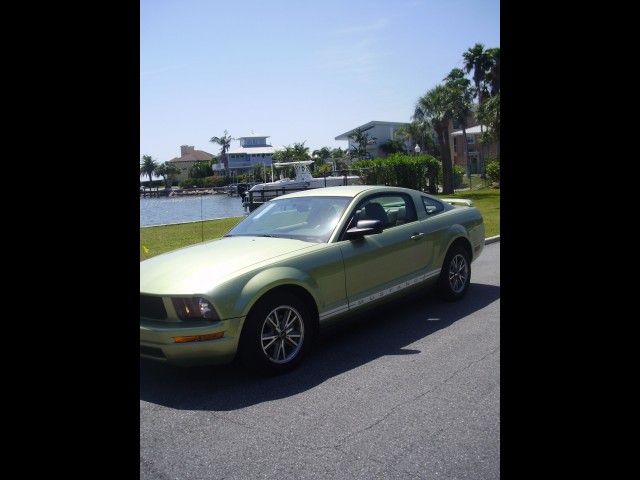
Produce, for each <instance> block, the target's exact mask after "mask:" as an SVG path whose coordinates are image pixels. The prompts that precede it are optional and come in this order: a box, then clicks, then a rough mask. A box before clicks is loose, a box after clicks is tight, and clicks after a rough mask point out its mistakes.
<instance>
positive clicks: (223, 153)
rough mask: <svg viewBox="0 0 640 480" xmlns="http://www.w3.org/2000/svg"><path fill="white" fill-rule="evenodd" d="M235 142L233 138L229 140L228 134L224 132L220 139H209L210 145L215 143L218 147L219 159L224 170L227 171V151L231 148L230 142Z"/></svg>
mask: <svg viewBox="0 0 640 480" xmlns="http://www.w3.org/2000/svg"><path fill="white" fill-rule="evenodd" d="M232 140H236V139H235V138H231V136H230V135H229V132H227V131H226V130H225V131H224V135H223V136H222V137H211V140H209V141H210V142H212V143H217V144H218V145H220V158H221V159H222V162H223V164H224V168H225V170H228V169H229V161H228V160H227V151H228V150H229V148H231V141H232Z"/></svg>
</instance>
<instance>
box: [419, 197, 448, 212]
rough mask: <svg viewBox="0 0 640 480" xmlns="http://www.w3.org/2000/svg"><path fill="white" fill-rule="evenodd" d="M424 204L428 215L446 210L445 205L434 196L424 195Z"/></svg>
mask: <svg viewBox="0 0 640 480" xmlns="http://www.w3.org/2000/svg"><path fill="white" fill-rule="evenodd" d="M422 204H423V206H424V210H425V212H427V215H435V214H436V213H440V212H441V211H442V210H444V205H443V204H442V203H441V202H439V201H438V200H436V199H434V198H429V197H422Z"/></svg>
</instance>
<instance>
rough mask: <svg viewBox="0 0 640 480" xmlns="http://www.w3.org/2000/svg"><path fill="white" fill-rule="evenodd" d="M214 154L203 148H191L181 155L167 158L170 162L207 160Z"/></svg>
mask: <svg viewBox="0 0 640 480" xmlns="http://www.w3.org/2000/svg"><path fill="white" fill-rule="evenodd" d="M214 156H215V155H212V154H211V153H207V152H205V151H203V150H192V151H190V152H188V153H187V154H185V155H182V156H181V157H175V158H172V159H171V160H169V161H170V162H172V163H176V162H208V161H209V160H211V159H212V158H213V157H214Z"/></svg>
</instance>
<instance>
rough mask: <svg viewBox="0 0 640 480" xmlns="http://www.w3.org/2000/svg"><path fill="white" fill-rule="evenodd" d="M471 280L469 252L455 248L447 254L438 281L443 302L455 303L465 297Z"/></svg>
mask: <svg viewBox="0 0 640 480" xmlns="http://www.w3.org/2000/svg"><path fill="white" fill-rule="evenodd" d="M470 280H471V263H470V261H469V255H468V253H467V251H466V250H465V249H464V248H462V247H460V246H453V247H451V249H449V251H448V252H447V256H446V257H445V259H444V263H443V264H442V270H441V271H440V278H439V280H438V293H439V294H440V297H441V298H442V299H443V300H447V301H453V300H459V299H461V298H462V297H464V295H465V293H467V290H468V288H469V283H470Z"/></svg>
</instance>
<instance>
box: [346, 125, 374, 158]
mask: <svg viewBox="0 0 640 480" xmlns="http://www.w3.org/2000/svg"><path fill="white" fill-rule="evenodd" d="M348 138H349V140H352V141H353V143H354V144H355V146H352V147H351V148H352V149H353V150H352V151H351V152H350V153H351V157H354V158H356V159H358V160H362V159H365V158H371V154H370V153H369V152H368V151H367V146H368V145H375V143H376V141H377V140H378V139H377V138H375V137H369V134H368V133H366V132H363V131H362V130H361V129H360V127H358V128H356V129H355V130H354V131H353V133H352V134H351V135H349V136H348Z"/></svg>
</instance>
